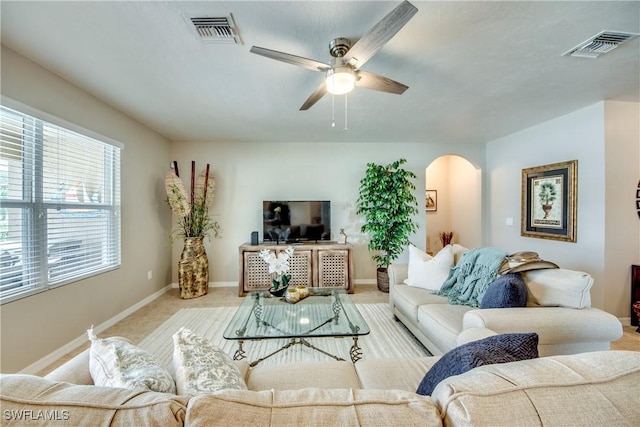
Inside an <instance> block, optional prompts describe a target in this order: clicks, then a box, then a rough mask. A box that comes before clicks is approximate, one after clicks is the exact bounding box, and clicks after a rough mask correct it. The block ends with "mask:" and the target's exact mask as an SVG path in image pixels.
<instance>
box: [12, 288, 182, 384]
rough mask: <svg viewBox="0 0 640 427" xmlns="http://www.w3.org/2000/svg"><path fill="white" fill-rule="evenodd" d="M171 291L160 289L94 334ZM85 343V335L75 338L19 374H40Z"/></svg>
mask: <svg viewBox="0 0 640 427" xmlns="http://www.w3.org/2000/svg"><path fill="white" fill-rule="evenodd" d="M169 289H171V285H167V286H165V287H164V288H162V289H160V290H159V291H157V292H154V293H153V294H151V295H149V296H148V297H146V298H144V299H143V300H140V301H138V302H137V303H135V304H134V305H132V306H131V307H129V308H127V309H126V310H124V311H122V312H120V313H118V314H116V315H115V316H113V317H112V318H111V319H109V320H107V321H106V322H103V323H101V324H99V325H98V326H94V327H93V332H94V333H95V334H96V335H97V334H99V333H101V332H104V331H105V330H107V329H109V328H110V327H112V326H113V325H115V324H116V323H118V322H119V321H121V320H122V319H124V318H125V317H127V316H129V315H130V314H132V313H134V312H135V311H137V310H139V309H141V308H142V307H144V306H145V305H147V304H149V303H150V302H151V301H153V300H155V299H156V298H159V297H160V296H161V295H163V294H165V293H167V292H168V291H169ZM85 342H87V336H86V335H85V334H83V335H81V336H79V337H78V338H75V339H74V340H72V341H70V342H68V343H67V344H65V345H63V346H62V347H60V348H58V349H57V350H55V351H53V352H51V353H49V354H48V355H46V356H45V357H43V358H41V359H40V360H37V361H35V362H33V363H32V364H31V365H29V366H27V367H26V368H24V369H22V370H21V371H20V372H18V373H19V374H26V375H35V374H37V373H38V372H40V371H41V370H43V369H44V368H46V367H47V366H49V365H51V364H52V363H53V362H55V361H56V360H58V359H60V358H61V357H63V356H65V355H66V354H68V353H69V352H71V351H73V350H75V349H76V348H78V347H80V346H81V345H82V344H84V343H85Z"/></svg>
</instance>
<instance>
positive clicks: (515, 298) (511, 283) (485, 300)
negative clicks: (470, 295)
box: [480, 273, 527, 308]
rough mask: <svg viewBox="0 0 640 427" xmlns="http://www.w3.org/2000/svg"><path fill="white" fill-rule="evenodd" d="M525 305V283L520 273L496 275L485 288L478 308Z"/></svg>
mask: <svg viewBox="0 0 640 427" xmlns="http://www.w3.org/2000/svg"><path fill="white" fill-rule="evenodd" d="M526 305H527V285H525V284H524V280H522V276H520V273H509V274H505V275H504V276H498V277H497V278H496V279H495V280H494V281H493V282H491V284H490V285H489V287H488V288H487V291H486V292H485V293H484V296H483V297H482V301H480V308H509V307H525V306H526Z"/></svg>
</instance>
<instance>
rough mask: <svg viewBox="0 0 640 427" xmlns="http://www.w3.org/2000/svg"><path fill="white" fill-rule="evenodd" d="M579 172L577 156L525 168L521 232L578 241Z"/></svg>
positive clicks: (523, 172)
mask: <svg viewBox="0 0 640 427" xmlns="http://www.w3.org/2000/svg"><path fill="white" fill-rule="evenodd" d="M577 174H578V161H577V160H571V161H568V162H562V163H554V164H551V165H545V166H537V167H533V168H527V169H522V213H521V218H522V222H521V228H520V234H521V235H522V236H525V237H537V238H540V239H553V240H562V241H565V242H575V241H576V207H577V196H578V191H577V185H578V176H577Z"/></svg>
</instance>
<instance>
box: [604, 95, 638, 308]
mask: <svg viewBox="0 0 640 427" xmlns="http://www.w3.org/2000/svg"><path fill="white" fill-rule="evenodd" d="M604 114H605V141H606V149H605V168H606V171H607V173H606V178H605V180H606V182H605V187H606V192H605V195H606V196H605V198H604V200H603V202H604V204H605V206H606V214H605V221H606V223H605V236H606V240H605V246H604V249H605V278H604V280H605V283H607V285H608V286H607V289H606V292H605V293H604V295H603V297H604V309H605V310H607V311H609V312H611V313H619V315H620V316H621V317H629V316H630V303H631V300H630V295H631V285H630V283H631V267H630V266H631V264H640V220H639V218H638V214H637V211H636V206H635V196H636V191H637V189H638V187H637V186H638V179H640V104H638V103H629V102H611V101H608V102H605V104H604Z"/></svg>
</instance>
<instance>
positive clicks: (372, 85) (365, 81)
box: [356, 70, 409, 95]
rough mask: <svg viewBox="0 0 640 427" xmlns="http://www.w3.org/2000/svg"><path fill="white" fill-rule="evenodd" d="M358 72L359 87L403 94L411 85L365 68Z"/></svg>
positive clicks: (357, 82)
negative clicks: (370, 71)
mask: <svg viewBox="0 0 640 427" xmlns="http://www.w3.org/2000/svg"><path fill="white" fill-rule="evenodd" d="M357 74H358V78H357V79H356V86H357V87H363V88H366V89H373V90H377V91H380V92H387V93H395V94H398V95H402V94H403V93H404V91H405V90H407V89H409V86H407V85H404V84H402V83H399V82H397V81H395V80H391V79H390V78H388V77H384V76H380V75H378V74H374V73H369V72H367V71H363V70H358V71H357Z"/></svg>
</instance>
